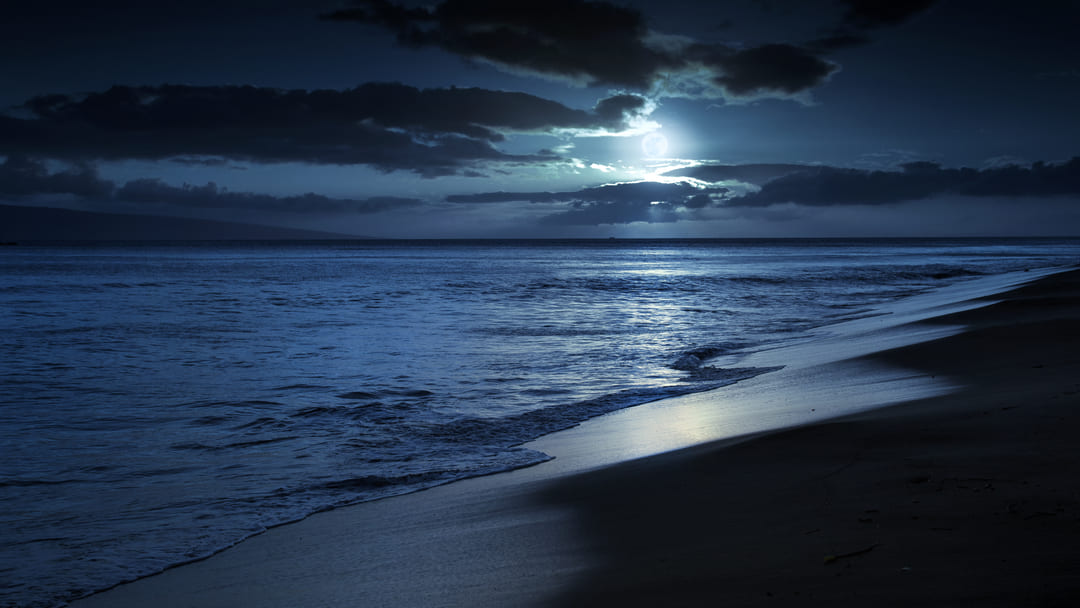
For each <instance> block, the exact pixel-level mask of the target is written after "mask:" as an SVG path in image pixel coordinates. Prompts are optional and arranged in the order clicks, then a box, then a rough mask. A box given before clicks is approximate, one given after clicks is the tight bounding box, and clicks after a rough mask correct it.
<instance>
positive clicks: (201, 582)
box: [73, 271, 1080, 607]
mask: <svg viewBox="0 0 1080 608" xmlns="http://www.w3.org/2000/svg"><path fill="white" fill-rule="evenodd" d="M995 300H1000V301H999V302H997V303H995V304H991V305H989V306H985V307H982V308H978V309H974V310H967V311H964V312H958V313H950V314H945V315H939V316H937V317H935V318H933V319H930V320H927V321H922V322H920V323H918V324H916V325H911V326H909V327H907V328H906V329H904V332H907V333H908V334H910V335H916V334H918V335H923V336H936V335H939V334H940V335H944V334H947V333H954V330H952V329H950V330H948V331H945V329H946V328H955V327H961V326H962V327H964V328H966V329H965V331H963V332H962V333H958V334H955V333H954V335H947V336H946V337H937V338H936V339H932V340H930V341H926V342H922V343H918V344H912V345H908V346H901V347H898V348H890V349H889V350H885V351H881V352H877V353H872V354H863V355H862V356H860V357H859V358H857V359H855V360H848V361H841V362H833V363H829V364H825V365H816V366H814V365H812V366H807V367H804V368H802V369H792V370H785V372H784V373H780V372H778V373H776V374H766V375H765V376H761V377H759V378H755V379H754V380H752V381H748V382H747V383H740V384H739V385H736V386H735V387H730V390H728V389H721V391H719V392H717V393H716V394H715V395H712V396H710V397H707V398H708V399H714V400H715V399H720V398H726V399H729V400H732V401H740V402H741V401H745V400H746V399H750V398H751V395H753V396H754V398H755V399H763V401H762V403H764V404H768V403H779V404H782V405H784V406H785V407H787V408H788V409H790V408H791V407H792V405H793V404H794V405H795V406H796V407H798V406H802V405H805V406H806V408H807V409H817V408H816V407H814V408H811V407H810V405H811V404H819V405H820V404H828V403H829V402H830V401H836V402H840V401H843V402H846V403H847V404H848V405H849V406H852V407H853V409H858V408H859V405H860V404H862V405H865V406H871V405H881V404H883V403H886V402H891V401H895V399H894V398H892V397H890V398H889V399H887V400H882V399H884V398H880V397H874V396H875V395H884V394H889V395H893V394H894V393H895V394H897V395H901V396H905V398H906V402H904V403H902V404H900V405H896V406H892V407H886V408H878V409H873V410H870V411H863V412H861V413H856V414H850V415H847V416H843V417H840V418H833V419H830V420H827V421H820V422H816V423H812V424H806V425H803V426H799V427H797V428H793V429H789V430H785V431H780V432H769V433H762V434H757V435H753V436H748V437H743V438H742V439H739V440H727V441H719V442H710V443H705V444H703V445H698V446H695V447H691V448H686V449H682V450H678V451H674V452H669V453H665V454H661V455H658V456H652V457H648V458H642V459H635V460H631V461H628V462H621V463H620V464H615V465H613V466H604V467H601V468H594V469H592V470H587V471H585V472H574V469H573V466H570V465H568V464H567V463H573V462H575V458H574V457H573V456H572V455H571V456H566V457H564V455H563V454H560V453H556V455H557V456H558V458H557V459H556V461H553V462H552V463H550V464H545V465H540V466H537V467H533V468H531V469H526V470H523V471H516V472H513V473H510V474H505V475H495V476H491V477H486V478H480V479H473V480H467V481H465V482H460V483H455V484H451V485H448V486H443V487H440V488H435V489H433V490H429V491H425V492H420V493H416V494H412V495H407V496H402V497H397V498H392V499H388V500H382V501H376V502H372V503H366V504H363V505H358V506H356V507H350V508H346V509H339V510H337V511H332V512H327V513H322V514H319V515H316V516H313V517H311V518H308V519H306V520H304V521H302V522H299V523H297V524H293V525H289V526H283V527H280V528H276V529H274V530H271V531H269V532H268V533H266V534H263V535H260V536H257V537H254V538H252V539H249V540H248V541H245V542H243V543H241V544H239V545H237V546H236V547H234V548H232V549H230V550H228V551H225V552H223V553H221V554H218V555H217V556H214V557H212V558H210V559H208V560H204V561H201V562H197V563H194V564H189V565H186V566H182V567H179V568H175V569H172V570H169V571H166V572H164V573H162V574H160V575H158V576H154V577H150V578H147V579H143V580H141V581H137V582H135V583H132V584H129V585H123V586H120V587H117V588H115V589H113V590H111V591H108V592H105V593H101V594H98V595H95V596H91V597H90V598H86V599H84V600H82V601H80V602H75V603H74V604H73V606H79V607H92V606H148V605H154V606H200V607H203V606H481V605H484V606H531V605H539V606H597V605H616V606H626V605H629V606H704V605H725V606H747V605H759V604H760V605H792V604H805V605H808V606H825V605H828V606H837V605H840V606H848V605H850V606H856V605H858V606H865V605H873V606H910V605H916V604H920V605H927V604H928V605H935V606H964V605H977V606H1059V605H1060V606H1066V605H1068V606H1072V605H1075V604H1076V603H1077V602H1078V601H1080V545H1078V541H1080V482H1078V481H1077V479H1080V450H1078V449H1077V447H1076V446H1077V444H1078V442H1080V440H1078V438H1080V348H1078V346H1080V271H1071V272H1067V273H1061V274H1056V275H1053V276H1051V277H1048V278H1045V279H1041V280H1039V281H1037V282H1035V283H1032V284H1030V285H1027V286H1023V287H1020V288H1019V289H1016V290H1013V291H1011V292H1009V293H1007V294H1004V295H1002V296H999V297H996V298H995ZM882 344H886V345H890V344H891V343H890V342H889V341H886V340H883V341H882ZM865 370H892V371H882V372H881V375H879V376H874V375H872V374H871V375H868V373H864V372H865ZM875 373H877V372H875ZM770 377H772V378H771V379H770ZM868 378H869V380H868ZM930 379H933V380H934V382H932V383H930V382H929V380H930ZM942 380H944V381H945V382H944V383H943V382H939V381H942ZM946 383H947V384H948V385H953V386H959V387H962V388H961V389H960V390H958V391H955V392H952V393H948V394H944V395H941V394H935V393H940V392H941V391H940V390H937V391H935V390H924V389H926V387H928V386H936V387H938V388H940V387H941V386H945V385H946ZM853 387H854V388H858V389H859V390H852V389H853ZM897 387H900V390H893V389H896V388H897ZM920 387H921V388H920ZM890 391H891V392H890ZM740 395H741V396H742V397H745V399H740ZM762 395H767V396H768V397H767V398H765V397H762ZM928 395H933V396H928ZM693 399H697V400H698V402H697V403H690V402H689V401H687V400H683V402H679V401H678V400H676V402H674V403H673V404H657V405H655V406H651V407H650V406H642V407H641V408H633V410H639V412H636V413H627V414H620V415H616V416H612V417H611V419H610V420H600V421H594V423H588V424H586V425H582V427H583V428H582V429H581V430H577V431H571V432H569V433H567V434H563V435H561V436H563V437H567V436H569V437H570V439H565V440H562V441H568V442H569V443H575V442H576V443H575V444H576V445H577V446H578V449H579V450H581V449H585V450H586V451H589V448H588V441H583V438H585V439H589V438H592V439H593V440H597V439H596V438H597V437H602V433H608V434H610V433H612V432H619V433H621V435H620V436H623V437H625V436H634V433H638V434H641V433H644V432H646V431H651V430H655V429H659V428H661V427H664V425H665V424H666V425H668V427H669V430H667V431H664V432H663V433H660V435H662V437H663V438H664V439H663V440H657V439H655V438H654V439H649V440H645V441H643V442H644V443H649V442H650V441H651V442H652V443H651V444H650V445H651V447H650V448H649V449H653V450H657V451H658V450H659V449H662V446H663V445H665V444H664V443H663V442H664V441H668V442H670V443H671V444H672V445H679V444H680V443H681V444H682V445H687V444H689V443H693V442H694V441H695V440H697V439H700V438H702V437H704V438H708V433H699V431H700V430H701V429H702V428H704V427H706V426H707V427H709V428H711V429H713V431H711V432H713V433H714V434H713V436H722V435H723V434H724V432H726V431H724V432H720V433H719V434H716V432H715V429H716V428H717V427H718V426H722V425H723V424H728V422H724V421H722V419H723V416H722V414H716V415H715V416H714V417H713V418H712V419H711V420H710V421H708V422H695V423H694V424H688V423H683V422H678V421H679V420H682V419H683V418H686V417H687V416H691V415H692V414H691V413H692V412H695V411H700V410H701V400H702V399H706V397H701V396H697V397H694V398H693ZM693 399H691V400H690V401H693ZM680 403H682V405H680ZM687 403H689V405H691V406H694V408H696V409H694V408H690V409H687V408H684V407H683V405H686V404H687ZM680 408H681V409H680ZM713 409H714V410H715V409H721V408H713ZM628 412H629V411H628ZM687 412H691V413H687ZM673 419H675V421H676V422H678V424H676V422H673ZM732 424H734V423H732ZM620 425H621V426H620ZM732 428H736V429H739V428H742V427H738V425H737V424H736V426H735V427H732ZM597 429H603V430H597ZM643 429H644V430H643ZM743 430H746V431H747V432H750V431H752V430H753V429H743ZM590 433H593V435H590ZM682 434H685V435H686V436H683V435H682ZM734 434H738V433H734ZM660 435H657V436H660ZM553 437H558V436H553ZM553 441H554V442H553V443H549V444H548V445H554V446H556V447H558V445H559V441H560V440H559V439H555V440H553ZM542 443H543V442H541V444H542ZM627 443H635V444H640V443H642V442H629V441H628V442H627ZM583 444H584V445H586V448H582V447H581V446H582V445H583ZM612 445H616V446H618V445H619V443H618V442H617V441H616V442H613V444H612ZM657 446H661V447H660V448H658V447H657ZM545 449H546V448H545ZM627 450H630V451H627ZM591 453H593V454H594V455H595V454H598V453H608V455H607V456H605V457H603V458H600V459H599V460H594V461H593V463H594V464H603V462H602V461H603V460H604V458H607V460H609V461H618V460H624V459H625V458H626V457H628V456H634V455H635V454H634V453H633V452H632V449H630V448H623V447H613V448H611V449H609V450H607V452H605V450H603V449H600V447H596V449H592V450H591ZM576 461H577V462H578V463H579V465H578V466H579V468H589V467H588V466H582V465H580V462H581V461H582V459H581V458H577V459H576Z"/></svg>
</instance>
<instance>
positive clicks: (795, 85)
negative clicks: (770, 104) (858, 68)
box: [695, 44, 839, 97]
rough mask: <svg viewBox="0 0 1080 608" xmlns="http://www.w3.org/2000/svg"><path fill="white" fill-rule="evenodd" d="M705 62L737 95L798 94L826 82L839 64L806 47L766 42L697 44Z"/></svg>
mask: <svg viewBox="0 0 1080 608" xmlns="http://www.w3.org/2000/svg"><path fill="white" fill-rule="evenodd" d="M695 48H696V49H697V51H695V52H696V53H700V60H701V62H702V64H704V65H707V66H711V67H713V68H715V69H714V71H715V72H717V75H716V76H713V81H714V82H715V83H716V84H717V85H719V86H720V87H722V88H723V89H724V90H725V91H727V92H729V93H731V94H732V95H735V96H736V97H752V96H760V95H763V94H767V93H769V92H778V93H782V94H785V95H795V94H797V93H799V92H802V91H808V90H810V89H812V88H814V87H816V86H817V85H819V84H821V83H823V82H824V81H825V80H826V79H827V78H828V77H829V75H830V74H832V73H833V72H835V71H836V70H837V69H838V68H839V66H837V65H836V64H834V63H831V62H828V61H825V60H824V59H822V58H820V57H818V56H817V55H815V54H814V53H813V52H812V51H809V50H807V49H805V48H803V47H798V46H793V45H790V44H766V45H762V46H757V47H752V48H748V49H742V50H731V49H728V48H725V47H713V48H710V49H705V48H703V47H695Z"/></svg>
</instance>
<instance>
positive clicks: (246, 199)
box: [113, 179, 422, 213]
mask: <svg viewBox="0 0 1080 608" xmlns="http://www.w3.org/2000/svg"><path fill="white" fill-rule="evenodd" d="M113 198H114V200H116V201H121V202H137V203H164V204H168V205H175V206H178V207H192V208H209V209H245V210H258V211H285V212H292V213H378V212H380V211H391V210H394V209H403V208H405V207H413V206H416V205H420V204H421V203H422V201H420V200H418V199H413V198H403V197H397V196H378V197H371V198H365V199H340V198H329V197H326V196H323V195H321V194H314V193H311V192H308V193H306V194H301V195H299V196H271V195H268V194H256V193H253V192H232V191H229V190H227V189H225V188H219V187H218V186H217V184H215V183H213V182H210V183H208V184H206V185H205V186H192V185H190V184H184V185H183V186H170V185H168V184H166V183H165V182H163V181H161V180H158V179H137V180H133V181H130V182H127V183H126V184H124V186H123V187H121V188H119V189H118V190H117V191H116V194H115V196H114V197H113Z"/></svg>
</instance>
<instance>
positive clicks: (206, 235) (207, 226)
mask: <svg viewBox="0 0 1080 608" xmlns="http://www.w3.org/2000/svg"><path fill="white" fill-rule="evenodd" d="M356 238H363V237H357V236H353V235H346V234H335V233H332V232H319V231H315V230H298V229H293V228H283V227H280V226H264V225H260V224H242V223H238V222H217V221H211V220H199V219H192V218H182V217H166V216H159V215H131V214H119V213H96V212H91V211H74V210H72V209H61V208H57V207H25V206H18V205H0V242H3V243H5V244H9V243H10V244H16V243H23V242H26V241H197V240H211V241H213V240H277V239H297V240H299V239H356Z"/></svg>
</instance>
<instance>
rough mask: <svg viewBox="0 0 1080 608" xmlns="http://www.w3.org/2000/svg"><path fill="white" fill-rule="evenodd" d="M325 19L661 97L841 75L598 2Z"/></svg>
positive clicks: (566, 0)
mask: <svg viewBox="0 0 1080 608" xmlns="http://www.w3.org/2000/svg"><path fill="white" fill-rule="evenodd" d="M324 18H325V19H330V20H335V21H355V22H360V23H366V24H369V25H375V26H381V27H383V28H386V29H389V30H390V31H392V32H394V33H395V34H396V35H397V40H398V42H399V43H400V44H402V45H405V46H410V47H417V48H418V47H427V46H434V47H438V48H441V49H443V50H446V51H448V52H451V53H455V54H457V55H461V56H463V57H466V58H470V59H476V60H482V61H487V62H490V63H493V64H495V65H497V66H500V67H502V68H503V69H507V70H510V71H519V72H528V73H534V74H539V75H543V76H547V77H551V78H558V79H565V80H569V81H573V82H576V83H580V84H585V85H614V86H620V87H627V88H630V89H634V90H639V91H647V90H651V91H654V92H657V93H661V94H679V95H693V96H713V97H718V96H720V95H721V94H722V95H725V96H730V97H751V96H752V97H763V96H781V97H786V96H791V95H794V94H797V93H801V92H804V91H807V90H809V89H811V88H813V87H815V86H817V85H819V84H821V83H822V82H824V81H825V79H827V78H828V76H829V75H830V74H832V73H833V72H834V71H836V70H837V69H838V66H837V65H835V64H833V63H831V62H829V61H826V60H824V59H822V58H820V57H818V56H816V55H815V52H814V51H812V50H810V49H808V48H803V47H799V46H794V45H791V44H766V45H761V46H755V47H747V48H737V47H734V46H728V45H722V44H702V43H697V42H693V41H690V40H688V39H686V38H680V37H675V36H663V35H658V34H657V33H655V32H652V31H650V30H649V29H648V28H647V27H646V23H645V19H644V17H643V16H642V14H641V13H639V12H638V11H636V10H634V9H630V8H626V7H622V6H617V5H614V4H611V3H608V2H591V1H588V0H558V1H554V2H552V1H551V0H520V1H517V2H501V1H496V0H445V1H444V2H442V3H440V4H438V5H436V6H434V7H433V8H407V7H405V6H402V5H400V4H397V3H394V2H390V1H389V0H360V1H358V2H355V3H354V5H353V7H351V8H348V9H343V10H339V11H336V12H332V13H329V14H327V15H325V16H324Z"/></svg>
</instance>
